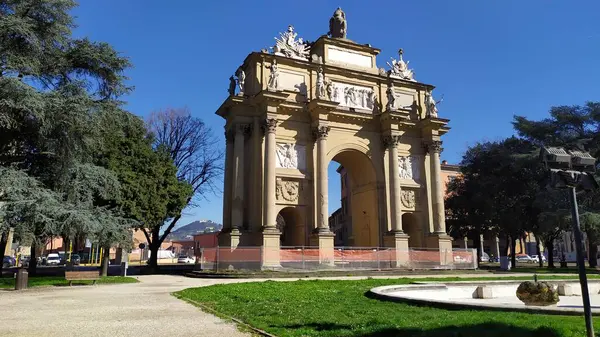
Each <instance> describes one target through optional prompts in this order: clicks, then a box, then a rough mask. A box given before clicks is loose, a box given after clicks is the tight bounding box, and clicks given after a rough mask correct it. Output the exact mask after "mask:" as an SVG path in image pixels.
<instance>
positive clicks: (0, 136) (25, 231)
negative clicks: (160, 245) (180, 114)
mask: <svg viewBox="0 0 600 337" xmlns="http://www.w3.org/2000/svg"><path fill="white" fill-rule="evenodd" d="M75 5H76V4H75V2H74V1H72V0H0V167H2V171H0V174H2V177H0V178H2V179H3V181H5V182H6V183H7V184H9V185H11V184H17V183H18V184H17V185H16V186H21V187H22V188H21V189H20V190H15V189H9V188H7V187H6V185H4V184H3V185H2V186H0V195H1V196H2V198H4V199H6V201H5V204H4V206H3V207H2V209H3V211H2V215H3V221H2V224H3V225H2V226H0V231H2V233H0V234H3V233H4V232H6V230H8V227H9V226H10V227H14V228H15V229H18V231H17V233H18V235H19V238H20V239H21V240H22V241H23V240H28V239H29V240H31V242H32V245H33V248H34V249H32V253H33V254H35V250H36V249H35V247H36V246H38V245H41V244H42V243H43V242H44V241H45V240H46V239H47V238H49V237H52V236H63V237H64V238H65V240H66V241H67V242H68V241H69V240H73V239H74V238H75V237H81V235H85V236H87V237H89V238H91V239H93V240H95V241H97V242H100V243H101V244H102V245H103V246H104V247H106V248H108V247H109V246H112V245H114V244H126V243H127V240H128V238H129V239H130V238H131V235H129V234H128V233H129V232H128V229H130V228H131V226H139V225H140V223H139V222H141V223H142V224H143V226H148V227H152V226H155V225H156V222H157V221H158V220H157V219H164V218H165V217H167V216H169V215H173V214H177V213H178V211H179V210H180V208H181V207H179V204H180V202H179V199H180V197H179V195H178V194H177V193H179V192H180V191H183V192H182V193H183V194H186V193H185V192H186V191H187V187H186V186H185V184H181V183H179V181H178V180H177V175H176V168H175V166H174V165H173V163H172V162H171V160H170V158H169V156H168V154H165V153H164V151H160V150H154V149H153V147H152V139H149V138H148V137H147V136H146V130H145V129H144V125H143V122H142V121H141V120H140V119H139V118H137V117H135V116H133V115H131V114H130V113H128V112H126V111H123V110H122V109H121V104H122V102H121V101H120V99H121V98H122V96H123V95H124V94H126V93H128V92H129V91H130V90H131V88H129V87H128V86H127V85H126V77H125V76H124V72H125V70H126V69H127V68H128V67H129V66H130V62H129V60H128V59H127V58H126V57H123V56H121V55H120V54H119V53H118V52H116V51H115V50H114V49H113V48H112V47H111V46H110V45H109V44H107V43H103V42H94V41H90V40H89V39H86V38H83V39H76V38H74V37H73V36H72V28H73V27H74V21H73V17H72V16H71V15H70V13H69V12H70V11H71V10H72V9H73V7H74V6H75ZM132 125H134V126H133V127H132ZM132 129H135V131H134V132H132ZM130 136H131V137H134V138H132V139H128V137H130ZM19 182H20V183H19ZM25 196H30V197H25ZM186 197H187V194H186ZM181 198H183V199H185V197H181ZM138 221H139V222H138ZM145 228H146V227H145ZM2 237H5V235H2ZM66 246H68V244H66ZM106 251H108V250H106ZM32 257H33V256H32ZM106 259H107V256H106V257H105V261H106ZM104 266H105V267H106V263H105V264H104ZM30 269H31V270H32V272H34V271H35V259H33V258H32V263H31V264H30Z"/></svg>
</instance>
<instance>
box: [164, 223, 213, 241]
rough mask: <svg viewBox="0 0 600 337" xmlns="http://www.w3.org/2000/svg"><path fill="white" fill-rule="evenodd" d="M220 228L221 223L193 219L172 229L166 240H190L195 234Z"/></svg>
mask: <svg viewBox="0 0 600 337" xmlns="http://www.w3.org/2000/svg"><path fill="white" fill-rule="evenodd" d="M222 228H223V225H221V224H220V223H216V222H213V221H211V220H199V221H194V222H192V223H190V224H187V225H185V226H181V227H179V228H177V229H176V230H174V231H172V232H171V234H169V236H167V239H166V240H192V239H193V236H194V235H196V234H201V233H212V232H218V231H220V230H221V229H222Z"/></svg>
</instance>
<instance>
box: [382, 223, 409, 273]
mask: <svg viewBox="0 0 600 337" xmlns="http://www.w3.org/2000/svg"><path fill="white" fill-rule="evenodd" d="M408 239H409V236H408V235H406V234H405V233H403V232H388V233H386V235H385V236H384V237H383V244H384V245H385V246H386V247H388V248H393V249H394V251H395V253H394V255H393V258H394V261H393V266H394V267H396V268H402V267H409V266H410V249H409V247H408Z"/></svg>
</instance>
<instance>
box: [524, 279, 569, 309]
mask: <svg viewBox="0 0 600 337" xmlns="http://www.w3.org/2000/svg"><path fill="white" fill-rule="evenodd" d="M517 298H518V299H519V300H521V302H523V303H525V305H531V306H547V305H553V304H556V303H558V301H559V298H558V289H556V287H555V286H554V285H552V284H549V283H546V282H531V281H526V282H523V283H521V284H520V285H519V288H517Z"/></svg>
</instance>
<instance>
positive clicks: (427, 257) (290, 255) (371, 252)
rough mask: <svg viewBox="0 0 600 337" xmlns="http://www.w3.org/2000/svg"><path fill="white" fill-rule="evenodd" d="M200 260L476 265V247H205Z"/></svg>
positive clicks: (221, 265)
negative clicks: (441, 248) (450, 248)
mask: <svg viewBox="0 0 600 337" xmlns="http://www.w3.org/2000/svg"><path fill="white" fill-rule="evenodd" d="M198 262H199V263H200V264H202V268H203V269H207V270H211V269H212V270H217V269H261V268H263V267H264V265H269V266H270V267H277V268H283V269H297V270H316V269H327V270H331V269H334V270H335V269H348V270H352V269H391V268H409V269H475V268H477V264H476V253H475V250H474V249H453V250H441V251H440V250H439V249H413V248H411V249H409V250H408V251H397V250H396V249H391V248H356V247H349V248H346V247H336V248H335V249H334V250H333V251H331V250H329V251H326V250H323V251H320V250H319V248H317V247H281V248H273V249H270V248H267V247H237V248H225V247H218V248H203V249H201V254H200V256H199V259H198Z"/></svg>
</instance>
